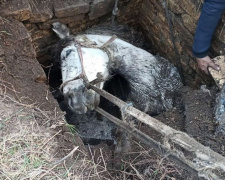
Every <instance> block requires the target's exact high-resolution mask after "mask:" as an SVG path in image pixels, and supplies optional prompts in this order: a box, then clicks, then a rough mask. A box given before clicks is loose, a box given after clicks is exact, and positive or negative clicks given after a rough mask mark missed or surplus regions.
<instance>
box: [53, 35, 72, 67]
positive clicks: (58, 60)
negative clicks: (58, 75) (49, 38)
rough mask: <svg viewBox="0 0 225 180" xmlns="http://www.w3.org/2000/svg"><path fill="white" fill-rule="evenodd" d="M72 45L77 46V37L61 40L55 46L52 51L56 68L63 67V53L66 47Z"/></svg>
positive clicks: (67, 37)
mask: <svg viewBox="0 0 225 180" xmlns="http://www.w3.org/2000/svg"><path fill="white" fill-rule="evenodd" d="M71 44H76V41H75V36H66V37H65V38H63V39H60V40H59V41H58V42H57V43H56V44H54V45H53V47H52V51H51V59H52V61H53V65H54V66H56V67H60V66H61V52H62V50H63V49H64V48H65V47H67V46H69V45H71Z"/></svg>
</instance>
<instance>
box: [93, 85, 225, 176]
mask: <svg viewBox="0 0 225 180" xmlns="http://www.w3.org/2000/svg"><path fill="white" fill-rule="evenodd" d="M89 87H90V88H91V89H93V90H94V91H96V92H97V93H99V94H100V95H101V96H103V97H104V98H106V99H107V100H109V101H111V102H112V103H114V104H115V105H117V106H118V107H119V108H123V109H124V111H125V112H126V113H128V114H130V115H132V116H133V117H135V118H137V119H138V120H139V121H141V122H143V123H145V124H146V125H148V126H149V127H151V128H153V129H154V130H156V131H157V132H159V133H160V134H162V135H163V136H164V145H162V144H160V143H158V142H156V141H155V142H154V140H153V139H151V140H150V139H149V138H146V135H145V134H144V135H145V136H143V138H145V141H143V142H145V143H147V144H149V145H151V147H153V148H154V149H156V150H157V149H158V146H159V145H160V146H159V147H160V148H162V149H163V148H164V149H165V148H166V149H165V150H167V149H168V150H169V151H168V152H170V153H172V154H173V158H172V159H176V160H177V161H180V162H181V164H182V165H184V164H185V167H184V168H186V169H187V168H188V169H189V170H191V169H192V170H194V171H196V172H197V173H198V176H199V177H204V178H206V179H215V180H218V179H224V177H225V157H223V156H221V155H220V154H218V153H216V152H214V151H213V150H211V149H210V148H208V147H205V146H203V145H202V144H200V143H199V142H197V141H196V140H195V139H193V138H191V137H189V136H188V135H187V134H186V133H184V132H181V131H177V130H175V129H173V128H171V127H169V126H167V125H165V124H163V123H162V122H160V121H158V120H157V119H155V118H153V117H151V116H149V115H147V114H145V113H143V112H141V111H140V110H138V109H136V108H134V107H131V106H127V104H126V103H125V102H123V101H122V100H120V99H118V98H116V97H114V96H112V95H111V94H109V93H107V92H106V91H104V90H101V89H99V88H97V87H95V86H93V85H91V84H90V85H89ZM124 107H126V108H124ZM96 110H97V111H99V112H100V109H99V108H97V109H96ZM107 117H109V115H108V114H107ZM123 128H124V129H126V130H128V127H127V126H126V127H123ZM133 130H134V129H132V130H128V131H130V132H132V133H134V132H133ZM135 131H136V130H135ZM136 136H139V135H136ZM143 140H144V139H143ZM152 140H153V141H152ZM175 147H176V148H175ZM170 155H171V154H170ZM177 158H178V159H177Z"/></svg>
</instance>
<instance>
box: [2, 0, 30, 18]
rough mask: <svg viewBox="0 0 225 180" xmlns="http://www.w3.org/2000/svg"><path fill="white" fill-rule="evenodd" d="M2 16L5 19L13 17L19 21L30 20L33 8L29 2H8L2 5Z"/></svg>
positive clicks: (22, 0)
mask: <svg viewBox="0 0 225 180" xmlns="http://www.w3.org/2000/svg"><path fill="white" fill-rule="evenodd" d="M0 14H1V16H3V17H12V18H14V19H16V20H18V21H25V20H27V19H29V18H30V15H31V7H30V4H29V1H28V0H17V1H15V0H8V1H6V3H4V4H0Z"/></svg>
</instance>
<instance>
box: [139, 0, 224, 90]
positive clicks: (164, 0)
mask: <svg viewBox="0 0 225 180" xmlns="http://www.w3.org/2000/svg"><path fill="white" fill-rule="evenodd" d="M202 2H203V1H202V0H197V1H195V0H143V2H142V4H141V8H140V14H139V18H140V21H139V22H140V25H141V26H142V27H143V29H144V31H145V34H146V36H147V38H148V39H149V40H150V42H151V45H152V46H153V47H154V48H153V49H154V51H155V53H159V55H161V56H163V57H165V58H167V59H169V60H170V61H171V62H172V63H174V64H175V65H177V66H178V67H179V66H181V69H182V72H183V75H184V77H185V82H186V84H188V85H191V86H192V87H196V86H198V85H199V84H201V83H207V84H210V83H211V82H212V80H211V78H208V77H207V76H206V75H205V74H203V73H201V72H199V70H198V69H197V65H196V62H195V59H194V58H193V56H192V48H191V47H192V43H193V37H194V33H195V29H196V26H197V22H198V18H199V15H200V12H201V7H202ZM224 22H225V18H223V20H221V21H220V24H219V26H218V28H217V30H216V32H215V35H214V38H213V41H212V48H211V49H210V55H211V56H212V57H215V56H217V55H220V54H224V52H225V51H224V42H225V31H224V28H223V27H224Z"/></svg>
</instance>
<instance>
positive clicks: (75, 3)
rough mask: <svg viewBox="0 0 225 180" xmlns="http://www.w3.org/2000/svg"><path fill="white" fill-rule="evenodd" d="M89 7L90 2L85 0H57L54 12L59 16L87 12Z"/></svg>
mask: <svg viewBox="0 0 225 180" xmlns="http://www.w3.org/2000/svg"><path fill="white" fill-rule="evenodd" d="M89 9H90V7H89V4H88V3H87V2H86V1H85V0H63V1H61V0H55V2H54V12H55V16H56V17H57V18H63V17H69V16H74V15H78V14H85V13H87V12H88V11H89Z"/></svg>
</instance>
